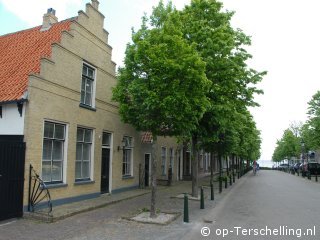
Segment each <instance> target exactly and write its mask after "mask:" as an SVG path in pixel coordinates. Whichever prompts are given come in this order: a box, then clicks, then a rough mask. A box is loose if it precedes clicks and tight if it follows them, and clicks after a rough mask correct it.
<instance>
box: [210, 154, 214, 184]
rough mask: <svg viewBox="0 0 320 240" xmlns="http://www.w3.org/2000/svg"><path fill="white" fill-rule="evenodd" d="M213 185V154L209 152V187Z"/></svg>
mask: <svg viewBox="0 0 320 240" xmlns="http://www.w3.org/2000/svg"><path fill="white" fill-rule="evenodd" d="M211 184H213V152H210V185H211Z"/></svg>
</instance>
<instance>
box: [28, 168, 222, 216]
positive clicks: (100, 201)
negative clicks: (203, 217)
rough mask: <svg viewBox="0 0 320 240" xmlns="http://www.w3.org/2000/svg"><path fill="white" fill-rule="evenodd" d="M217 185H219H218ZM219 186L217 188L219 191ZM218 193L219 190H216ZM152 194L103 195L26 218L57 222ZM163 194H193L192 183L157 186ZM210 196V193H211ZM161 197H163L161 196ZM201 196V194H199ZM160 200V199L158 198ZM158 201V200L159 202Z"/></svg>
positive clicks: (135, 191)
mask: <svg viewBox="0 0 320 240" xmlns="http://www.w3.org/2000/svg"><path fill="white" fill-rule="evenodd" d="M217 175H218V173H215V174H214V179H215V178H216V177H217ZM216 184H217V183H216ZM198 185H199V187H200V186H201V185H206V186H209V185H210V176H208V175H207V176H203V177H202V178H200V179H199V184H198ZM217 187H218V186H215V189H217ZM206 189H207V188H205V192H206V191H210V189H209V188H208V189H207V190H206ZM215 191H216V192H217V190H215ZM150 192H151V188H150V187H149V188H146V189H133V190H129V191H125V192H121V193H116V194H102V195H101V196H100V197H98V198H93V199H88V200H83V201H78V202H73V203H69V204H63V205H59V206H55V207H53V209H52V212H51V214H50V215H47V214H43V213H29V212H26V213H25V214H24V218H26V219H34V220H39V221H43V222H55V221H58V220H61V219H65V218H67V217H70V216H73V215H76V214H79V213H83V212H87V211H91V210H94V209H98V208H102V207H105V206H108V205H111V204H115V203H118V202H121V201H125V200H129V199H132V198H136V197H139V196H142V195H146V194H149V193H150ZM163 192H169V193H170V195H171V197H174V196H176V195H178V194H181V193H191V181H180V182H175V183H174V184H173V185H172V186H161V185H160V186H157V194H158V196H159V195H160V194H161V193H163ZM209 194H210V193H209ZM160 196H161V195H160ZM199 196H200V194H199ZM158 198H159V197H158ZM157 201H158V200H157Z"/></svg>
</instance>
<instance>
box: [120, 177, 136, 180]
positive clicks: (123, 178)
mask: <svg viewBox="0 0 320 240" xmlns="http://www.w3.org/2000/svg"><path fill="white" fill-rule="evenodd" d="M125 179H134V176H122V180H125Z"/></svg>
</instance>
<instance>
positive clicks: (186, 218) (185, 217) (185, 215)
mask: <svg viewBox="0 0 320 240" xmlns="http://www.w3.org/2000/svg"><path fill="white" fill-rule="evenodd" d="M183 221H184V222H186V223H188V222H189V208H188V195H187V193H185V194H184V211H183Z"/></svg>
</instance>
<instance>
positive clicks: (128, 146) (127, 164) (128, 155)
mask: <svg viewBox="0 0 320 240" xmlns="http://www.w3.org/2000/svg"><path fill="white" fill-rule="evenodd" d="M123 140H124V142H125V146H124V148H123V163H122V176H132V169H133V166H132V162H133V161H132V154H133V152H132V151H133V139H132V137H123Z"/></svg>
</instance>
